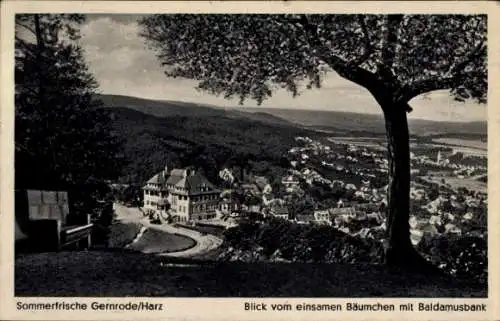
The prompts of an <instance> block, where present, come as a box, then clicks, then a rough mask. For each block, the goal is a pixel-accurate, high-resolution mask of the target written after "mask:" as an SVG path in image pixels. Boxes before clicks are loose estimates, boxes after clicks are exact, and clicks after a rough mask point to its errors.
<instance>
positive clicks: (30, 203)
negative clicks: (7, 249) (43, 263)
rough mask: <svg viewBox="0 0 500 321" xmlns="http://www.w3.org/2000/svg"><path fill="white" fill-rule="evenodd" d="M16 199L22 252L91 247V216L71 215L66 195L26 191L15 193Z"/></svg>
mask: <svg viewBox="0 0 500 321" xmlns="http://www.w3.org/2000/svg"><path fill="white" fill-rule="evenodd" d="M15 197H16V231H19V232H20V233H22V234H23V235H22V236H20V237H19V241H20V243H23V246H22V247H23V248H27V250H31V251H59V250H61V249H64V248H68V247H77V248H79V249H82V248H88V247H89V246H90V242H91V238H90V235H91V232H92V228H93V224H92V223H91V219H90V214H88V215H81V216H80V215H78V216H75V215H71V214H70V206H69V200H68V193H67V192H61V191H39V190H23V191H16V196H15ZM17 239H18V237H17V236H16V240H17ZM16 243H17V242H16Z"/></svg>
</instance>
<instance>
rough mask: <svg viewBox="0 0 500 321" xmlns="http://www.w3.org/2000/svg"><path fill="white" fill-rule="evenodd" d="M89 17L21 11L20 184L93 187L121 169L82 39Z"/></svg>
mask: <svg viewBox="0 0 500 321" xmlns="http://www.w3.org/2000/svg"><path fill="white" fill-rule="evenodd" d="M83 21H84V17H83V16H82V15H71V14H54V15H51V14H24V15H16V20H15V22H16V40H15V50H16V55H15V113H16V117H15V143H16V154H15V158H16V159H15V166H16V168H15V169H16V171H15V176H16V178H15V184H16V188H18V189H24V188H40V189H64V190H70V191H71V190H78V189H79V188H80V187H81V189H82V190H87V189H84V188H83V186H86V185H89V184H95V183H98V182H101V183H102V182H105V181H106V180H108V179H114V178H116V177H117V175H118V174H119V169H120V167H121V162H120V157H119V155H118V152H119V146H120V142H119V140H118V139H117V137H116V136H114V135H113V132H112V128H111V122H110V121H111V118H110V115H109V114H107V113H106V112H105V110H104V109H102V108H101V106H102V105H101V102H100V101H98V100H96V99H95V93H96V91H97V88H98V84H97V82H96V81H95V79H94V78H93V76H92V75H91V74H90V73H89V71H88V68H87V66H86V64H85V61H84V58H83V52H82V49H81V48H80V47H79V46H78V45H77V43H76V40H77V39H78V37H79V35H78V29H77V28H78V25H79V24H81V23H82V22H83ZM95 197H97V196H95ZM95 197H94V198H95Z"/></svg>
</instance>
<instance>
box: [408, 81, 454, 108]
mask: <svg viewBox="0 0 500 321" xmlns="http://www.w3.org/2000/svg"><path fill="white" fill-rule="evenodd" d="M458 82H459V81H458V78H457V77H456V76H450V77H445V78H439V77H436V78H431V79H425V80H421V81H418V82H416V83H414V84H413V85H411V86H404V87H403V89H402V90H401V93H400V94H399V95H398V96H399V98H398V100H399V101H402V102H409V101H410V100H412V99H413V98H415V97H417V96H419V95H421V94H424V93H426V92H431V91H435V90H444V89H451V88H453V87H454V86H456V85H457V84H458Z"/></svg>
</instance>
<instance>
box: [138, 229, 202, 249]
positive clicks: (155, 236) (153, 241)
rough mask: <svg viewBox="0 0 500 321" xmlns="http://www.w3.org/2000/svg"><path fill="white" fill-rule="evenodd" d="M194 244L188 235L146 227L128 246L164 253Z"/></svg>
mask: <svg viewBox="0 0 500 321" xmlns="http://www.w3.org/2000/svg"><path fill="white" fill-rule="evenodd" d="M195 245H196V242H195V241H194V240H193V239H191V238H189V237H186V236H182V235H177V234H170V233H166V232H164V231H158V230H153V229H147V230H146V231H145V232H144V234H143V235H142V236H141V238H140V239H139V240H138V241H137V242H136V243H134V244H132V245H131V246H130V247H129V248H130V249H131V250H134V251H139V252H143V253H165V252H177V251H183V250H187V249H189V248H192V247H193V246H195Z"/></svg>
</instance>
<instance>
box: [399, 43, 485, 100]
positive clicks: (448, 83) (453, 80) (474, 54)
mask: <svg viewBox="0 0 500 321" xmlns="http://www.w3.org/2000/svg"><path fill="white" fill-rule="evenodd" d="M485 50H486V45H485V44H484V43H480V44H479V45H477V46H476V48H475V49H474V50H472V51H471V53H470V54H469V55H467V57H465V58H464V59H463V60H462V61H461V62H459V63H457V64H456V65H454V66H451V67H450V69H449V70H448V72H446V75H447V76H446V77H444V78H443V77H433V78H429V79H424V80H421V81H418V82H416V83H414V84H412V85H409V86H404V87H403V88H402V90H401V92H400V95H399V99H400V100H401V101H405V102H408V101H410V100H412V99H413V98H415V97H417V96H419V95H421V94H424V93H426V92H431V91H435V90H444V89H452V88H453V87H456V86H458V85H460V75H461V74H463V71H464V69H465V67H467V65H469V64H470V63H471V62H473V61H474V60H475V59H478V58H480V57H481V56H482V55H484V54H485V53H486V52H485Z"/></svg>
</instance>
